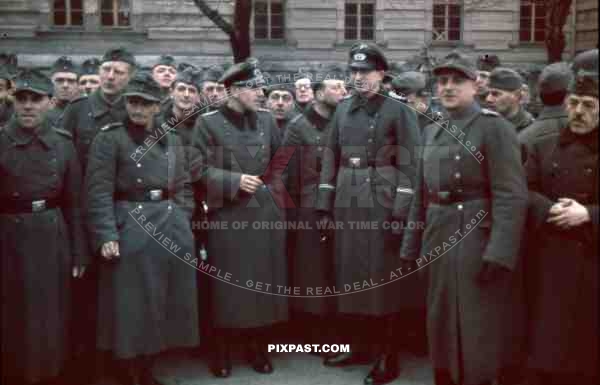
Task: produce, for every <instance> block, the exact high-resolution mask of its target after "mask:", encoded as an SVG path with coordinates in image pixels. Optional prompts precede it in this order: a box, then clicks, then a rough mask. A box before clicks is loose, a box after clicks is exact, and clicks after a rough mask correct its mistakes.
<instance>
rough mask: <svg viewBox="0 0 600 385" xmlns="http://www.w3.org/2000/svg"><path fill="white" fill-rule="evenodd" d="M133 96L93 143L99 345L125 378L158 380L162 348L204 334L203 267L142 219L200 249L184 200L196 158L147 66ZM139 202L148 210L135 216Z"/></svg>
mask: <svg viewBox="0 0 600 385" xmlns="http://www.w3.org/2000/svg"><path fill="white" fill-rule="evenodd" d="M123 97H124V98H125V99H126V108H127V118H125V119H124V120H123V121H121V122H117V123H111V124H108V125H106V126H104V127H102V128H101V131H100V133H98V134H97V135H96V137H95V138H94V141H93V143H92V146H91V147H90V151H89V163H88V169H87V178H86V186H85V188H86V190H85V191H86V206H85V207H86V209H87V212H88V218H89V229H90V234H91V242H92V245H93V247H94V249H95V250H97V251H98V254H99V256H98V258H99V259H100V261H102V263H100V264H99V276H100V279H99V296H98V298H99V300H98V301H99V306H98V322H99V324H100V325H102V326H101V327H99V328H98V329H96V330H97V338H98V347H99V348H100V349H101V350H106V351H110V352H112V354H113V356H114V358H115V363H116V366H115V370H116V377H117V378H118V379H119V381H120V384H123V385H155V384H159V383H161V382H159V381H158V380H157V379H155V378H153V374H152V369H153V366H154V362H155V358H156V357H157V355H158V354H159V353H160V352H162V351H165V350H168V349H176V348H191V347H195V346H197V344H198V342H199V338H198V318H197V317H198V310H197V298H196V293H197V287H196V271H195V270H194V269H193V268H190V266H187V265H186V264H185V263H177V262H179V261H177V259H176V257H175V256H170V255H169V253H168V252H165V249H164V246H163V245H160V244H159V243H158V242H156V241H157V239H153V238H152V237H149V236H148V235H147V234H146V233H144V232H140V231H139V229H136V228H137V227H138V225H139V224H140V223H139V222H138V223H136V222H137V221H139V220H140V218H142V219H143V218H147V220H148V221H151V222H152V223H153V225H154V226H156V228H157V229H163V230H162V231H165V232H168V234H169V239H170V240H171V241H172V242H173V244H177V245H178V247H180V248H181V255H182V256H183V255H189V256H195V250H194V245H193V236H192V232H191V228H190V217H189V209H190V207H185V206H184V204H185V203H186V202H185V198H186V188H187V187H189V184H187V183H188V182H189V172H188V171H189V168H188V167H187V165H186V163H187V161H188V158H187V156H186V148H185V147H184V145H183V141H182V140H181V137H180V136H179V135H178V134H177V132H176V131H171V130H167V129H165V128H163V127H159V126H158V125H157V123H158V122H157V120H156V119H155V115H156V114H157V113H158V112H159V111H160V100H161V99H160V98H161V88H160V86H159V85H158V84H157V83H156V82H155V81H154V79H153V78H152V75H151V74H150V73H148V72H142V71H140V72H138V73H137V74H136V75H135V77H134V78H133V79H132V80H131V81H130V82H129V84H128V85H127V87H126V88H125V91H124V93H123ZM107 165H111V166H110V167H107ZM132 210H133V211H135V212H136V214H135V215H137V216H139V218H138V217H136V218H131V217H129V215H128V214H127V213H129V212H132ZM126 217H127V219H124V218H126ZM144 220H145V219H144ZM174 258H175V259H174ZM166 288H168V290H166ZM115 293H127V294H126V295H115ZM166 320H168V322H166ZM115 335H118V336H119V338H114V336H115Z"/></svg>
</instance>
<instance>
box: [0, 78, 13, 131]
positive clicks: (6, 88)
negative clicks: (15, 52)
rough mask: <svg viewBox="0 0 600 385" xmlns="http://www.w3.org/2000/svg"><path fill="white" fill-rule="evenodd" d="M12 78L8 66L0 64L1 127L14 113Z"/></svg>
mask: <svg viewBox="0 0 600 385" xmlns="http://www.w3.org/2000/svg"><path fill="white" fill-rule="evenodd" d="M11 79H12V76H11V75H10V73H9V72H8V70H7V68H6V67H4V66H0V127H2V126H4V125H5V124H6V123H7V122H8V120H9V119H10V118H11V117H12V115H13V101H12V95H11V93H10V91H11V88H12V83H11Z"/></svg>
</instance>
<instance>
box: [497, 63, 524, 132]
mask: <svg viewBox="0 0 600 385" xmlns="http://www.w3.org/2000/svg"><path fill="white" fill-rule="evenodd" d="M523 83H524V81H523V78H522V77H521V75H519V73H518V72H517V71H515V70H513V69H510V68H505V67H496V68H495V69H494V70H493V71H492V72H491V73H490V79H489V93H488V96H487V98H486V101H487V104H488V105H489V107H490V109H492V110H494V111H496V112H498V113H499V114H500V115H502V116H503V117H504V118H505V119H507V120H508V121H509V122H511V123H512V125H513V126H514V127H515V129H516V130H517V132H520V131H522V130H523V129H524V128H525V127H527V126H529V125H530V124H531V123H533V121H534V119H533V117H532V116H531V114H530V113H529V112H527V111H526V110H525V108H524V107H523V104H522V103H521V99H522V98H523Z"/></svg>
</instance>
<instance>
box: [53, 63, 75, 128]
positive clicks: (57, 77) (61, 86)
mask: <svg viewBox="0 0 600 385" xmlns="http://www.w3.org/2000/svg"><path fill="white" fill-rule="evenodd" d="M78 72H79V69H78V68H77V66H76V65H75V63H74V62H73V60H71V58H70V57H67V56H61V57H59V58H58V59H56V61H55V62H54V64H53V65H52V70H51V73H52V75H51V80H52V84H54V93H53V96H54V98H53V102H54V107H53V108H52V109H51V110H50V111H48V114H47V117H48V119H49V120H50V123H51V124H52V125H54V126H56V127H62V125H63V122H62V119H63V115H64V113H65V109H66V107H67V105H68V104H69V103H71V101H72V100H74V99H76V98H78V97H79V96H80V92H79V87H78V86H77V76H78Z"/></svg>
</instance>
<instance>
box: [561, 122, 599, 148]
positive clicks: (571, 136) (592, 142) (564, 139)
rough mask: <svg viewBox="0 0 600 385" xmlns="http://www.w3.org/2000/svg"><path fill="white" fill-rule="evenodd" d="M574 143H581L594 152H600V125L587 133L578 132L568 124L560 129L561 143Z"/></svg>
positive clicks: (567, 144) (562, 144)
mask: <svg viewBox="0 0 600 385" xmlns="http://www.w3.org/2000/svg"><path fill="white" fill-rule="evenodd" d="M574 143H580V144H583V145H585V146H587V147H588V148H590V150H592V151H594V152H598V127H596V128H595V129H594V130H592V131H590V132H588V133H587V134H576V133H574V132H573V131H571V129H570V128H569V127H568V126H566V127H563V128H562V129H561V130H560V145H561V147H563V146H569V145H571V144H574Z"/></svg>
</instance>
